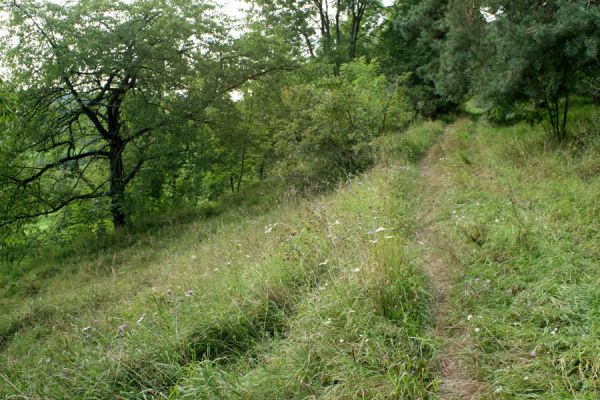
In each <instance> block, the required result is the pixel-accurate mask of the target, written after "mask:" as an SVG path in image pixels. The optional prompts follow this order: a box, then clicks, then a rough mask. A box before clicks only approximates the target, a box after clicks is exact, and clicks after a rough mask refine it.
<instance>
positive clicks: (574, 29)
mask: <svg viewBox="0 0 600 400" xmlns="http://www.w3.org/2000/svg"><path fill="white" fill-rule="evenodd" d="M487 5H488V6H489V7H490V8H491V9H492V10H494V11H498V12H497V13H496V14H497V18H496V20H495V21H493V22H491V23H490V26H489V37H490V40H491V41H492V43H493V45H494V47H495V54H496V55H495V57H494V58H493V59H491V60H488V62H487V63H486V65H487V67H488V69H489V71H490V74H489V76H488V77H487V79H486V80H485V81H486V86H485V91H484V93H485V94H486V95H487V97H488V98H489V99H491V100H492V101H493V102H494V103H496V104H502V103H514V102H517V101H533V102H535V103H539V104H542V105H543V107H544V109H545V110H546V113H547V117H548V120H549V122H550V125H551V127H552V132H553V134H554V136H555V137H556V138H557V139H558V140H565V139H566V138H567V137H568V132H567V120H568V111H569V100H570V97H571V96H572V95H573V94H574V93H575V92H576V91H577V88H578V86H580V85H581V83H582V81H583V80H584V79H585V77H586V76H588V77H589V76H598V74H599V73H600V68H599V63H598V57H599V52H600V36H599V35H598V32H600V7H599V6H598V4H597V2H593V1H588V0H552V1H543V2H540V1H537V0H529V1H519V2H503V1H497V0H495V1H489V2H487Z"/></svg>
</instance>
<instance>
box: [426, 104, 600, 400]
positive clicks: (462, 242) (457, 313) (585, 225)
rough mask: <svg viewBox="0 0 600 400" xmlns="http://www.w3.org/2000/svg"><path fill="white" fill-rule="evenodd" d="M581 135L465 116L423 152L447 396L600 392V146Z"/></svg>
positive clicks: (429, 265)
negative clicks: (567, 140)
mask: <svg viewBox="0 0 600 400" xmlns="http://www.w3.org/2000/svg"><path fill="white" fill-rule="evenodd" d="M589 113H591V111H589V112H588V114H589ZM586 118H587V117H586ZM581 121H582V122H581V124H582V125H581V127H578V128H577V129H581V130H582V132H585V131H584V129H588V130H589V129H591V128H589V127H588V128H585V126H586V125H584V124H585V119H584V118H583V117H582V118H581ZM589 126H593V125H589ZM574 129H575V128H574ZM590 132H591V131H590ZM581 137H582V139H581V140H580V141H579V142H578V143H572V144H568V145H564V144H563V145H557V144H555V143H552V142H551V141H549V140H548V137H547V136H546V135H545V134H544V131H543V129H541V128H539V127H530V126H527V125H525V124H521V125H515V126H512V127H497V126H491V125H489V124H487V123H486V122H485V121H480V122H473V121H469V120H466V119H464V120H459V121H457V122H455V123H454V124H452V125H451V126H450V127H449V128H448V129H447V131H446V134H445V135H444V136H443V138H442V139H441V140H440V142H439V143H438V144H437V145H435V146H434V147H433V148H432V149H431V150H430V151H429V152H428V154H427V156H426V157H425V158H424V159H423V160H422V161H421V162H420V164H419V170H420V173H421V180H420V191H421V193H420V195H419V201H418V205H417V209H416V220H417V221H418V225H419V227H418V228H417V229H416V232H417V233H418V234H417V239H416V241H417V243H418V244H419V245H420V248H421V252H420V253H421V254H422V257H423V263H422V265H423V266H424V268H425V270H426V271H427V272H428V274H429V276H430V279H431V281H432V282H433V286H434V289H435V292H436V304H435V306H434V309H435V312H434V314H435V321H436V322H435V326H434V328H433V332H432V336H434V337H435V338H437V342H438V346H437V352H436V364H437V365H438V368H439V371H440V372H439V377H438V382H437V389H438V390H437V393H438V396H439V398H441V399H499V400H503V399H507V400H508V399H586V400H587V399H598V398H600V383H599V382H600V357H599V356H598V355H599V354H600V341H599V340H598V337H600V336H599V332H600V317H599V316H600V314H599V313H598V310H599V309H600V308H599V304H600V300H599V299H600V285H599V283H600V281H599V279H598V276H600V246H599V245H598V243H600V229H599V227H600V202H599V201H598V199H600V175H598V173H597V171H600V157H598V155H599V150H600V146H599V143H598V141H597V138H596V139H594V138H593V137H591V136H590V137H588V138H587V139H586V137H585V136H584V133H582V134H581ZM594 140H596V141H595V142H594Z"/></svg>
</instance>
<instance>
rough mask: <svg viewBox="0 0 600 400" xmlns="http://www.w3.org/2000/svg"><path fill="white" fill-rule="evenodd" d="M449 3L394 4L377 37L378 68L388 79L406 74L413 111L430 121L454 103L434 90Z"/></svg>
mask: <svg viewBox="0 0 600 400" xmlns="http://www.w3.org/2000/svg"><path fill="white" fill-rule="evenodd" d="M448 3H449V0H425V1H417V0H411V1H396V3H395V4H394V6H393V7H392V9H391V11H390V13H389V15H388V18H387V21H386V26H385V29H384V30H383V32H382V34H381V40H380V45H379V47H380V53H381V62H382V67H383V68H384V70H385V72H386V74H387V75H388V76H403V75H406V74H409V76H408V79H407V80H406V83H405V85H406V89H407V95H408V98H409V101H410V102H411V104H412V107H413V109H414V110H415V111H416V112H418V113H419V114H421V115H424V116H427V117H432V116H435V115H437V114H441V113H445V112H448V111H451V110H453V109H454V108H455V107H456V103H455V102H453V101H452V100H451V99H450V98H447V97H445V96H444V95H442V94H440V93H439V91H438V90H437V88H436V81H437V78H438V71H439V70H440V58H441V57H440V55H441V53H442V50H443V46H444V43H445V38H446V34H447V26H446V24H445V20H444V18H445V15H446V10H447V7H448Z"/></svg>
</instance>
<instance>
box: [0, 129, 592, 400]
mask: <svg viewBox="0 0 600 400" xmlns="http://www.w3.org/2000/svg"><path fill="white" fill-rule="evenodd" d="M582 121H583V119H582ZM582 124H583V122H582ZM576 128H577V129H584V128H585V129H588V128H589V126H587V125H586V126H584V125H581V126H580V125H578V126H577V127H576ZM443 131H444V133H443V134H442V132H443ZM378 146H379V155H380V156H379V161H378V164H377V166H376V167H374V168H373V169H372V170H371V171H369V172H368V173H366V174H364V175H362V176H360V177H357V178H354V179H352V180H351V181H350V182H348V183H347V184H343V185H340V186H339V187H338V189H337V190H335V191H332V192H331V193H328V194H322V195H319V196H313V197H310V198H306V197H304V198H303V197H301V196H298V195H296V194H294V193H291V192H287V193H283V194H281V193H278V194H273V193H275V192H274V191H271V192H268V193H265V194H264V195H263V196H261V197H260V198H261V199H262V200H260V201H255V202H253V201H247V202H246V203H247V204H246V205H245V206H244V207H240V208H232V209H230V210H229V211H227V212H225V213H224V214H223V215H221V216H216V217H208V218H205V219H198V220H193V221H192V222H189V223H185V224H181V225H176V224H175V225H173V226H172V227H170V228H169V227H166V228H163V229H157V230H150V231H148V232H145V233H143V234H139V233H138V234H135V235H133V236H132V237H128V238H127V240H126V242H127V243H129V245H127V246H120V247H119V246H116V247H115V246H113V247H109V248H110V249H111V250H110V251H108V250H105V251H103V252H100V253H97V254H96V256H94V257H93V258H90V256H89V254H91V253H85V254H84V255H82V256H80V257H73V258H71V259H69V260H71V261H70V262H69V260H65V259H62V261H61V259H57V261H56V262H57V263H59V264H58V265H53V264H52V263H45V264H42V265H40V267H39V268H37V269H34V270H32V271H29V272H27V273H25V274H24V276H23V277H21V278H20V279H19V280H18V281H17V283H15V284H13V285H10V286H6V287H5V288H3V289H2V290H1V291H0V307H2V309H4V310H8V312H6V313H3V315H2V319H1V320H0V351H1V358H0V397H2V398H4V397H10V396H20V397H22V398H98V399H100V398H174V399H214V398H232V399H305V398H321V399H355V398H364V399H426V398H441V399H454V398H461V399H479V398H490V399H531V398H540V399H564V398H577V399H592V398H597V397H598V395H599V394H600V385H599V384H598V382H599V376H598V375H599V371H600V360H599V359H598V354H600V344H599V343H600V342H599V341H598V327H599V325H598V322H599V321H600V319H599V318H598V311H597V310H598V308H599V306H600V303H599V299H600V289H599V288H600V285H599V282H598V276H600V201H599V200H600V176H599V174H598V171H600V161H599V160H600V157H598V156H599V153H600V145H599V143H598V140H597V137H595V136H593V135H591V136H587V137H584V136H582V139H581V140H580V141H579V142H577V143H573V144H570V145H556V144H552V143H550V142H548V140H547V136H545V135H544V132H543V131H542V130H541V129H538V128H532V127H529V126H526V125H516V126H514V127H510V128H499V127H492V126H490V125H488V124H487V123H485V122H473V121H469V120H466V119H461V120H458V121H456V122H455V123H453V124H452V125H450V126H448V127H446V128H445V129H444V126H443V124H441V123H424V124H422V125H419V126H416V127H414V128H412V129H411V130H409V131H408V132H406V133H403V134H396V135H389V136H386V137H384V138H383V139H382V140H381V141H380V142H379V143H378ZM432 146H433V147H432ZM428 149H429V150H428ZM427 151H428V153H427V156H426V157H425V158H424V157H423V156H424V155H425V154H426V152H427ZM268 198H271V199H275V200H268ZM57 271H59V272H57ZM60 271H63V272H60Z"/></svg>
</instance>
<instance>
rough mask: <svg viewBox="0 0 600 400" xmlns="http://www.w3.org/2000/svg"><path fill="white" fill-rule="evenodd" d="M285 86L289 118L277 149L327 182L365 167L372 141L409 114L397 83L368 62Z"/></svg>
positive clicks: (403, 121) (370, 156)
mask: <svg viewBox="0 0 600 400" xmlns="http://www.w3.org/2000/svg"><path fill="white" fill-rule="evenodd" d="M284 90H285V92H284V97H283V104H284V107H286V109H287V110H288V119H286V120H285V121H284V124H285V126H284V130H283V132H282V133H283V135H284V136H283V138H282V139H283V140H281V141H280V143H279V146H280V148H279V152H280V153H281V154H284V155H286V156H287V165H286V167H287V168H291V169H292V171H294V170H295V171H299V172H300V171H305V173H308V174H309V177H313V176H316V177H318V178H320V179H322V180H323V181H324V182H325V183H331V182H335V181H337V180H338V179H340V178H345V177H347V176H349V175H352V174H356V173H358V172H361V171H364V170H365V169H366V168H367V167H368V166H370V165H371V164H372V162H373V153H372V147H371V141H372V140H373V139H374V138H375V137H377V136H378V135H381V134H382V133H383V131H384V130H385V129H386V127H394V128H402V127H404V126H405V125H406V124H407V123H408V122H409V120H410V118H411V114H410V112H408V111H407V110H406V107H405V104H404V97H403V92H402V91H401V89H400V88H399V87H398V85H392V86H390V84H389V83H388V82H387V80H386V79H385V77H383V76H381V75H379V72H378V66H377V64H375V63H370V64H368V63H366V62H365V61H364V60H360V61H356V62H353V63H348V64H345V65H343V66H342V69H341V73H340V76H337V77H328V78H323V79H320V80H317V81H316V82H315V83H310V84H299V85H295V86H291V87H288V88H286V89H284Z"/></svg>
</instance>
